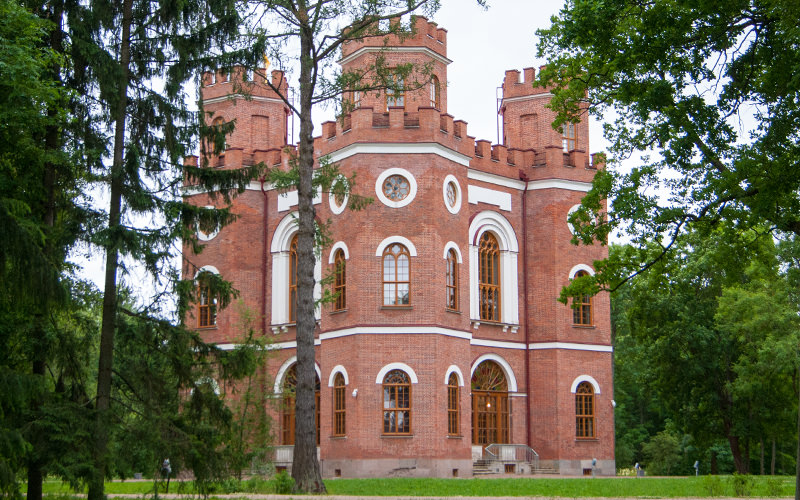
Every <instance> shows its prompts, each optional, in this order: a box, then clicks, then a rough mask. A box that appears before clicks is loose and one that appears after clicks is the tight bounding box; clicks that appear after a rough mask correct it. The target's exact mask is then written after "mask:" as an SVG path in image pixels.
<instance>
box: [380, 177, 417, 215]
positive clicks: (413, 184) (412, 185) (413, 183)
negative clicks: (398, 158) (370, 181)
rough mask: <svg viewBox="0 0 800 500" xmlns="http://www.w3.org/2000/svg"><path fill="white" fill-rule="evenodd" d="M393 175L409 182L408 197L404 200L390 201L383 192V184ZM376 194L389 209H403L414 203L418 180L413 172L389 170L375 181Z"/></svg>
mask: <svg viewBox="0 0 800 500" xmlns="http://www.w3.org/2000/svg"><path fill="white" fill-rule="evenodd" d="M393 175H400V176H402V177H403V178H404V179H406V180H407V181H408V196H406V197H405V198H403V199H402V200H398V201H394V200H390V199H389V198H387V197H386V194H384V192H383V182H384V181H385V180H386V179H387V178H389V177H391V176H393ZM375 194H376V195H377V197H378V199H379V200H380V201H381V203H383V204H384V205H386V206H387V207H391V208H402V207H404V206H406V205H408V204H409V203H411V202H412V201H414V198H416V197H417V180H416V179H415V178H414V176H413V175H411V172H409V171H408V170H406V169H404V168H387V169H386V170H384V171H383V172H381V174H380V175H379V176H378V178H377V179H376V180H375Z"/></svg>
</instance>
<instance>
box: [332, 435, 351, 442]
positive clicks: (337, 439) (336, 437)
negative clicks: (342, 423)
mask: <svg viewBox="0 0 800 500" xmlns="http://www.w3.org/2000/svg"><path fill="white" fill-rule="evenodd" d="M328 439H330V440H331V441H339V440H342V439H347V435H344V436H329V437H328Z"/></svg>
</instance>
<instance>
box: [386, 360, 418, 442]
mask: <svg viewBox="0 0 800 500" xmlns="http://www.w3.org/2000/svg"><path fill="white" fill-rule="evenodd" d="M383 433H384V434H411V380H410V379H409V378H408V374H407V373H406V372H404V371H402V370H392V371H390V372H389V373H387V374H386V376H385V377H383Z"/></svg>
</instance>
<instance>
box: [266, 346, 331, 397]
mask: <svg viewBox="0 0 800 500" xmlns="http://www.w3.org/2000/svg"><path fill="white" fill-rule="evenodd" d="M295 363H297V356H292V357H291V358H289V359H287V360H286V361H284V362H283V364H282V365H281V367H280V368H279V369H278V374H277V375H275V385H274V386H273V388H272V393H273V394H275V395H276V396H280V395H281V394H283V379H284V377H286V371H287V370H288V369H289V368H290V367H291V366H292V365H293V364H295ZM314 371H316V372H317V378H319V379H320V380H322V374H321V372H320V371H319V365H317V363H316V362H315V363H314Z"/></svg>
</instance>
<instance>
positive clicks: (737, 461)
mask: <svg viewBox="0 0 800 500" xmlns="http://www.w3.org/2000/svg"><path fill="white" fill-rule="evenodd" d="M728 443H729V444H730V447H731V454H732V455H733V464H734V466H735V467H736V472H738V473H739V474H747V467H745V463H744V459H743V457H742V450H741V447H740V446H739V436H731V435H730V434H729V435H728Z"/></svg>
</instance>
